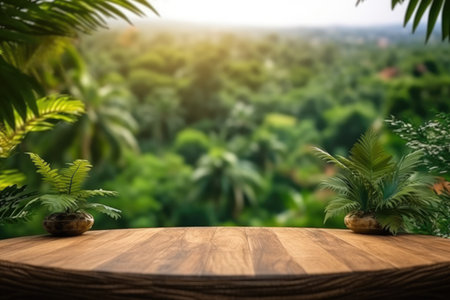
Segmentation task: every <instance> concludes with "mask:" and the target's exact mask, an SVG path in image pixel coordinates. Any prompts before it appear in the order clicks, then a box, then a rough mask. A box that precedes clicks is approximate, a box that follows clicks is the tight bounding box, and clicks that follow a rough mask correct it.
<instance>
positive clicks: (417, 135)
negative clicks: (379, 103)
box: [386, 113, 450, 176]
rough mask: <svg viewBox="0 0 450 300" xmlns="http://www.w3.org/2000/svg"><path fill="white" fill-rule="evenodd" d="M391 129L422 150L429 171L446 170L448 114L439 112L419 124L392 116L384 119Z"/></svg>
mask: <svg viewBox="0 0 450 300" xmlns="http://www.w3.org/2000/svg"><path fill="white" fill-rule="evenodd" d="M386 123H388V124H389V125H390V127H391V128H392V129H393V131H394V132H395V133H396V134H398V135H399V136H400V137H401V138H402V139H404V140H405V141H406V142H407V143H406V145H407V146H408V147H409V148H411V149H413V150H423V151H424V164H425V166H426V167H427V169H428V171H429V172H431V173H436V174H440V175H441V176H442V175H443V174H445V173H447V172H449V170H448V166H449V165H450V114H445V113H439V114H437V115H436V116H435V117H434V118H433V119H431V120H429V121H426V122H425V123H423V124H420V125H419V126H413V125H412V124H411V123H408V122H405V121H402V120H398V119H396V118H395V117H394V116H391V118H389V119H387V120H386Z"/></svg>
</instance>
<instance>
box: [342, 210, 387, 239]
mask: <svg viewBox="0 0 450 300" xmlns="http://www.w3.org/2000/svg"><path fill="white" fill-rule="evenodd" d="M344 223H345V226H347V228H348V229H350V230H352V231H353V232H356V233H363V234H389V231H387V230H386V229H383V227H382V226H381V225H380V223H379V222H378V221H377V219H376V218H375V216H374V215H373V214H364V213H363V212H352V213H349V214H348V215H346V216H345V218H344Z"/></svg>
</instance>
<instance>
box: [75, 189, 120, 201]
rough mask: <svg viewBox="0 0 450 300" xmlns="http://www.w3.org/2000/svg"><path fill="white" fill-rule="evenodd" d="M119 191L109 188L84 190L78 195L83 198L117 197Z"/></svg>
mask: <svg viewBox="0 0 450 300" xmlns="http://www.w3.org/2000/svg"><path fill="white" fill-rule="evenodd" d="M118 194H119V193H117V192H115V191H107V190H102V189H99V190H82V191H79V192H78V193H77V197H80V198H82V199H86V198H90V197H98V196H101V197H115V196H117V195H118Z"/></svg>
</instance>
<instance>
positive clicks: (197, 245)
mask: <svg viewBox="0 0 450 300" xmlns="http://www.w3.org/2000/svg"><path fill="white" fill-rule="evenodd" d="M215 231H216V228H208V227H203V228H187V230H186V231H185V232H184V234H183V236H182V237H181V238H180V239H177V240H176V241H175V242H174V243H173V244H170V245H168V246H167V247H166V249H165V250H164V252H163V253H162V254H161V255H158V256H157V257H156V258H155V259H153V260H152V263H151V264H149V265H148V266H147V268H146V269H145V272H146V273H150V274H153V273H160V274H167V275H193V276H196V275H200V274H202V272H203V266H204V265H205V263H206V259H207V253H208V252H209V249H210V248H211V240H212V237H213V235H214V233H215Z"/></svg>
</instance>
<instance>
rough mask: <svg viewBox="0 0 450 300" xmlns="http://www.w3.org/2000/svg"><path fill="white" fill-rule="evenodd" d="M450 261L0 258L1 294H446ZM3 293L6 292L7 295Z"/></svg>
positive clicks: (81, 296) (75, 296)
mask: <svg viewBox="0 0 450 300" xmlns="http://www.w3.org/2000/svg"><path fill="white" fill-rule="evenodd" d="M448 278H450V262H444V263H437V264H429V265H419V266H414V267H408V268H401V269H383V270H376V271H358V272H348V273H347V272H346V273H327V274H311V275H308V274H306V275H305V274H302V275H284V276H280V275H266V276H258V277H255V276H213V275H206V276H201V275H199V276H185V275H166V276H162V275H154V274H135V273H122V272H117V273H114V272H105V271H83V270H69V269H61V268H53V267H41V266H34V265H30V264H22V263H13V262H9V261H5V260H0V290H1V291H2V299H22V298H29V297H36V296H43V295H45V297H46V298H48V299H56V298H58V299H60V298H61V297H64V298H69V299H72V298H73V299H92V298H98V297H106V298H107V299H144V298H148V299H155V298H156V299H193V298H195V299H223V298H275V297H283V298H285V299H289V298H292V299H294V298H295V299H326V298H342V299H355V297H360V298H364V299H379V298H381V297H390V298H393V297H395V298H396V299H399V298H411V297H413V298H417V297H419V298H427V299H446V295H448V294H450V280H449V279H448ZM3 297H4V298H3Z"/></svg>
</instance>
